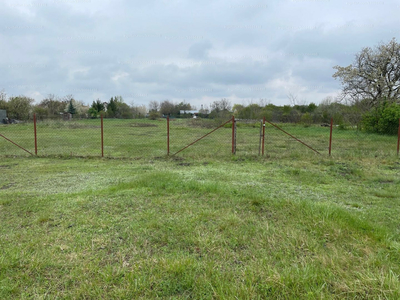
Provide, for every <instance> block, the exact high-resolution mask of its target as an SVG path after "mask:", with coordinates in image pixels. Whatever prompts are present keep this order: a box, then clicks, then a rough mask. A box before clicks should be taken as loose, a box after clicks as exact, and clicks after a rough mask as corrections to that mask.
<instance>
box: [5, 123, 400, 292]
mask: <svg viewBox="0 0 400 300" xmlns="http://www.w3.org/2000/svg"><path fill="white" fill-rule="evenodd" d="M146 128H150V127H146ZM299 158H300V159H299ZM0 170H1V174H2V176H1V177H0V236H1V239H0V298H1V299H13V298H14V299H47V298H49V299H53V298H67V299H78V298H79V299H80V298H84V299H99V298H100V299H116V298H122V299H149V298H166V299H187V298H191V299H212V298H214V299H235V298H237V299H269V298H280V299H298V298H300V299H321V298H323V299H331V298H333V299H343V298H348V299H368V298H370V299H378V298H388V299H398V298H399V297H400V282H399V274H400V264H399V261H400V239H399V236H400V227H399V226H398V215H399V213H400V206H399V204H398V201H399V200H400V179H399V172H400V163H399V161H398V160H397V159H396V158H379V157H378V158H375V157H366V158H358V159H354V157H353V159H342V158H332V159H329V158H326V157H324V156H309V155H303V156H301V157H290V156H288V157H286V158H284V159H279V160H278V159H272V158H257V157H253V156H234V157H230V156H227V157H226V158H224V159H221V158H218V159H215V158H212V157H209V158H198V157H186V158H179V157H176V158H169V159H168V158H161V157H159V158H155V157H151V158H146V157H142V158H140V159H136V160H129V159H107V158H105V159H100V158H67V157H65V158H60V159H55V158H46V157H41V158H35V157H30V158H21V157H16V158H12V157H3V158H2V160H1V163H0Z"/></svg>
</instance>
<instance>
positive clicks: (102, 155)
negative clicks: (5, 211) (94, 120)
mask: <svg viewBox="0 0 400 300" xmlns="http://www.w3.org/2000/svg"><path fill="white" fill-rule="evenodd" d="M100 119H101V157H104V129H103V114H101V117H100Z"/></svg>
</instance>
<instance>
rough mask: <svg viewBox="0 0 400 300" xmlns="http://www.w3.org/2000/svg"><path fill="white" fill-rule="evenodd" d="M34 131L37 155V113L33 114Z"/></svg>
mask: <svg viewBox="0 0 400 300" xmlns="http://www.w3.org/2000/svg"><path fill="white" fill-rule="evenodd" d="M33 132H34V135H35V155H37V132H36V113H34V114H33Z"/></svg>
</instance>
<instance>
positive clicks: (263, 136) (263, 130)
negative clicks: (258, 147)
mask: <svg viewBox="0 0 400 300" xmlns="http://www.w3.org/2000/svg"><path fill="white" fill-rule="evenodd" d="M264 143H265V117H264V118H263V124H262V156H264Z"/></svg>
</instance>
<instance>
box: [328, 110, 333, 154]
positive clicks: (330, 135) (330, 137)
mask: <svg viewBox="0 0 400 300" xmlns="http://www.w3.org/2000/svg"><path fill="white" fill-rule="evenodd" d="M332 127H333V118H331V129H330V134H329V156H331V152H332Z"/></svg>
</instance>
